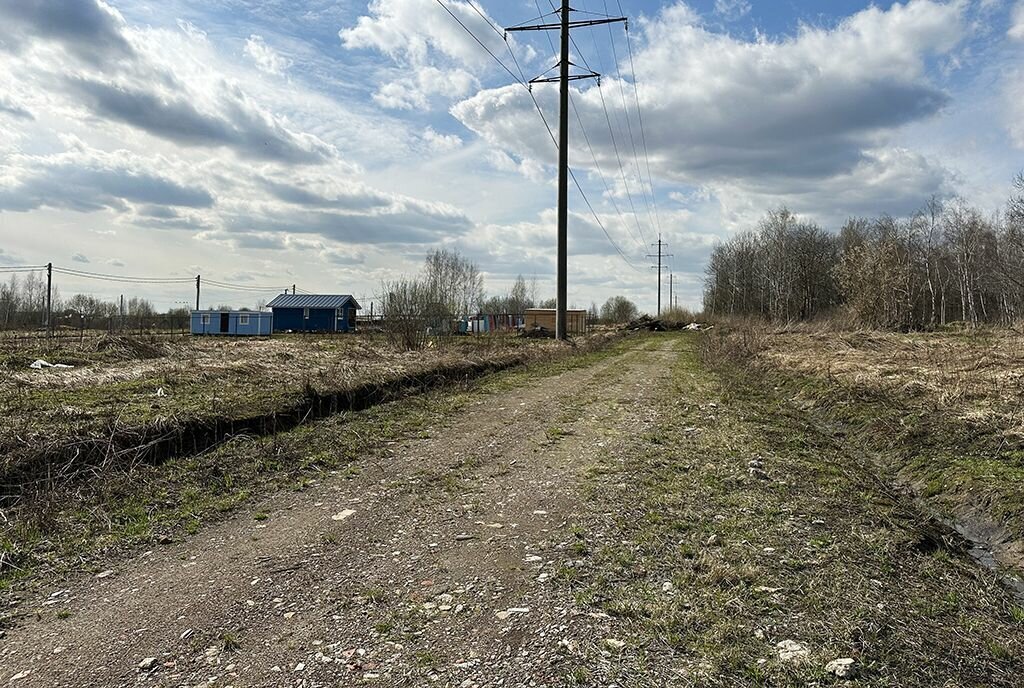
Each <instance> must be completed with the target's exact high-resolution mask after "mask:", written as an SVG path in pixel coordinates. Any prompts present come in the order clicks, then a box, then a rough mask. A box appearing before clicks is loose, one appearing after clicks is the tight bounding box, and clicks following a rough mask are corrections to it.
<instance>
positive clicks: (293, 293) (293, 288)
mask: <svg viewBox="0 0 1024 688" xmlns="http://www.w3.org/2000/svg"><path fill="white" fill-rule="evenodd" d="M292 296H295V285H294V284H293V285H292Z"/></svg>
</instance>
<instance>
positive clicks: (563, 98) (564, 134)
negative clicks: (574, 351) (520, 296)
mask: <svg viewBox="0 0 1024 688" xmlns="http://www.w3.org/2000/svg"><path fill="white" fill-rule="evenodd" d="M556 11H557V12H558V13H559V14H560V17H559V18H560V21H559V23H557V24H532V25H529V26H522V25H520V26H510V27H509V28H507V29H505V32H506V33H508V32H510V31H559V32H560V33H561V37H562V50H561V59H560V60H559V62H558V67H559V76H558V78H557V79H556V78H545V77H537V78H534V79H530V85H532V84H540V83H554V82H556V81H557V82H558V84H559V111H558V288H557V292H556V299H555V301H556V303H555V337H556V338H557V339H565V338H566V334H567V333H566V317H565V312H566V303H567V301H568V284H569V279H568V271H569V257H568V256H569V239H568V237H569V82H570V81H578V80H580V79H592V78H600V75H599V74H598V73H597V72H593V71H589V72H587V73H583V74H572V75H570V74H569V67H570V66H575V65H573V64H572V62H570V61H569V32H570V29H574V28H577V27H582V26H597V25H599V24H611V23H613V22H625V21H627V19H626V17H607V18H605V19H588V20H583V21H570V18H569V13H570V12H572V11H574V10H573V9H572V8H571V7H569V0H562V9H561V10H556Z"/></svg>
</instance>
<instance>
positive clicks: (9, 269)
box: [0, 265, 46, 273]
mask: <svg viewBox="0 0 1024 688" xmlns="http://www.w3.org/2000/svg"><path fill="white" fill-rule="evenodd" d="M45 269H46V266H45V265H9V266H6V267H0V272H2V273H16V272H42V271H43V270H45Z"/></svg>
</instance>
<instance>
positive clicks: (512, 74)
mask: <svg viewBox="0 0 1024 688" xmlns="http://www.w3.org/2000/svg"><path fill="white" fill-rule="evenodd" d="M435 2H437V4H438V5H440V6H441V7H443V8H444V11H445V12H447V13H448V14H449V15H451V18H452V19H454V20H455V21H456V22H458V24H459V26H461V27H462V28H463V29H464V30H465V31H466V33H468V34H469V35H470V36H471V37H472V38H473V40H474V41H476V42H477V43H478V44H479V45H480V47H481V48H483V49H484V50H485V51H487V54H488V55H490V56H491V57H492V58H493V59H494V61H495V62H497V63H498V64H499V65H501V68H502V69H504V70H505V71H506V72H508V73H509V74H510V75H511V76H512V78H513V79H515V80H516V81H517V82H519V83H522V82H521V81H519V77H517V76H516V75H515V73H513V71H512V70H511V69H509V68H508V67H506V66H505V63H504V62H502V61H501V60H499V59H498V57H497V55H495V54H494V53H493V52H491V49H490V48H488V47H487V45H485V44H484V42H483V41H481V40H480V39H479V38H477V36H476V34H475V33H473V31H472V30H471V29H470V28H469V27H468V26H466V25H465V23H463V21H462V20H461V19H459V17H458V15H456V14H455V13H454V12H452V11H451V9H450V8H449V7H448V5H446V4H444V3H443V2H441V0H435ZM470 6H471V7H473V9H476V7H475V6H473V4H472V3H470ZM478 11H479V10H478ZM523 85H524V86H525V85H526V84H523Z"/></svg>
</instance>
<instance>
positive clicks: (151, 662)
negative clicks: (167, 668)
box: [139, 657, 156, 671]
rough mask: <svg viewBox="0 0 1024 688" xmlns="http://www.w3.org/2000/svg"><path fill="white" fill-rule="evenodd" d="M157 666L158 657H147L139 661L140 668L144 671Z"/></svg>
mask: <svg viewBox="0 0 1024 688" xmlns="http://www.w3.org/2000/svg"><path fill="white" fill-rule="evenodd" d="M155 666H156V657H146V658H145V659H144V660H142V661H141V662H139V668H140V669H142V670H143V671H149V670H150V669H152V668H153V667H155Z"/></svg>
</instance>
